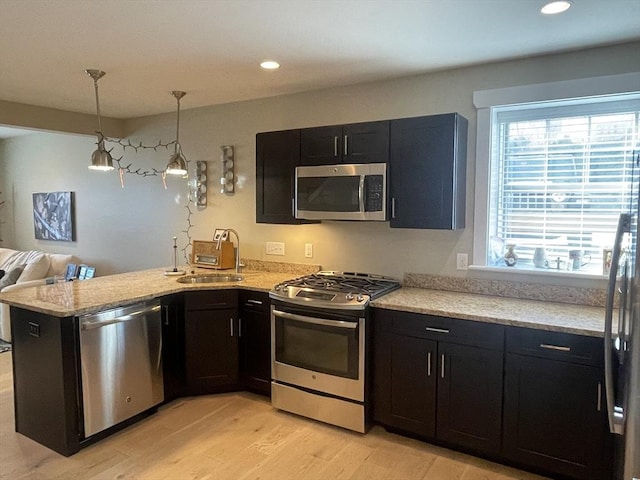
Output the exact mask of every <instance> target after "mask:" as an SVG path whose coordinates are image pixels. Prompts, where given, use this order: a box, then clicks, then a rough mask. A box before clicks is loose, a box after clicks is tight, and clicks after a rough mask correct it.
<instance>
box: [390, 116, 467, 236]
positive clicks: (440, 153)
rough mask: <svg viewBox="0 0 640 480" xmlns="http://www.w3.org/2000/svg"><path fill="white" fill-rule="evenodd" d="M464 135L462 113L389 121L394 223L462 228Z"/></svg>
mask: <svg viewBox="0 0 640 480" xmlns="http://www.w3.org/2000/svg"><path fill="white" fill-rule="evenodd" d="M466 138H467V121H466V119H464V118H463V117H461V116H459V115H458V114H445V115H434V116H429V117H418V118H406V119H400V120H392V121H391V150H390V158H389V166H390V184H391V188H390V190H391V191H390V196H391V220H390V225H391V227H393V228H430V229H448V230H455V229H458V228H464V225H465V190H466V159H467V153H466Z"/></svg>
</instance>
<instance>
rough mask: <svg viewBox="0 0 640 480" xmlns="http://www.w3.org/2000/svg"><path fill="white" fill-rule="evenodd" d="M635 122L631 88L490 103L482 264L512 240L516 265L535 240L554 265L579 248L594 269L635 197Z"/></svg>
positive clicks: (527, 257)
mask: <svg viewBox="0 0 640 480" xmlns="http://www.w3.org/2000/svg"><path fill="white" fill-rule="evenodd" d="M639 122H640V94H637V93H636V94H624V95H615V96H605V97H594V98H586V99H574V100H569V101H567V100H563V101H552V102H543V103H534V104H525V105H509V106H497V107H493V108H492V109H491V169H490V183H491V184H490V190H489V192H490V198H489V229H488V237H489V238H488V242H487V247H488V248H487V250H488V252H487V265H504V263H502V261H501V255H502V253H503V251H504V250H503V246H504V244H505V243H507V244H508V243H513V244H516V245H517V247H516V253H517V254H518V256H519V257H520V259H519V265H520V266H525V267H526V266H531V263H532V258H533V252H534V249H535V248H537V247H544V248H545V249H546V251H547V256H548V257H549V261H550V262H551V263H552V265H553V266H555V265H554V262H556V259H560V262H562V263H564V262H566V260H567V259H568V252H569V250H573V249H580V250H583V251H584V253H585V256H586V257H585V261H587V260H588V258H589V257H588V256H590V261H589V264H588V265H587V266H586V267H585V270H586V271H591V272H592V273H601V270H602V252H603V248H606V247H610V246H611V245H612V244H613V239H614V236H615V230H616V225H617V220H618V216H619V214H620V212H623V211H629V208H630V202H632V200H633V197H634V195H633V194H632V182H633V175H634V166H633V161H632V160H633V157H634V150H637V149H638V148H639V128H640V127H639ZM636 175H637V173H636Z"/></svg>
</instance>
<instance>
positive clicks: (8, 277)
mask: <svg viewBox="0 0 640 480" xmlns="http://www.w3.org/2000/svg"><path fill="white" fill-rule="evenodd" d="M23 270H24V265H20V266H19V267H15V268H13V269H12V270H9V271H8V272H7V273H6V274H5V275H4V277H2V279H0V292H1V291H2V289H3V288H4V287H8V286H9V285H13V284H14V283H16V282H17V281H18V278H20V275H22V271H23Z"/></svg>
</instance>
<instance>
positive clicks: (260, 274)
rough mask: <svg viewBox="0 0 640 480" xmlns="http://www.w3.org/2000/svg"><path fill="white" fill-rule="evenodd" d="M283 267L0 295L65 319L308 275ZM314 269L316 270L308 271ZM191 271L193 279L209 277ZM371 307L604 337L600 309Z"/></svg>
mask: <svg viewBox="0 0 640 480" xmlns="http://www.w3.org/2000/svg"><path fill="white" fill-rule="evenodd" d="M261 267H262V265H260V264H255V265H254V268H261ZM285 267H286V266H284V265H283V266H282V268H281V269H280V270H278V271H264V270H245V271H243V272H242V275H243V276H244V280H242V281H239V282H224V283H201V284H183V283H179V282H178V281H177V279H178V278H179V277H175V276H165V275H164V271H165V269H163V268H157V269H150V270H142V271H138V272H130V273H121V274H116V275H108V276H104V277H96V278H92V279H90V280H83V281H75V282H60V283H55V284H52V285H42V286H38V287H31V288H24V289H17V290H14V291H10V292H5V293H0V302H2V303H6V304H8V305H13V306H16V307H20V308H25V309H28V310H32V311H35V312H40V313H44V314H47V315H53V316H56V317H68V316H74V315H83V314H86V313H95V312H98V311H100V310H106V309H109V308H115V307H119V306H122V305H127V304H131V303H137V302H142V301H145V300H150V299H152V298H155V297H161V296H164V295H170V294H172V293H179V292H185V291H193V290H220V289H237V288H240V289H247V290H256V291H263V292H268V291H269V290H270V289H271V288H272V287H273V286H274V285H276V284H277V283H280V282H283V281H285V280H289V279H291V278H294V277H296V276H299V275H300V274H305V273H311V271H309V272H301V271H295V270H290V269H288V268H285ZM310 267H311V266H310ZM314 268H315V267H314ZM317 269H319V266H318V268H316V269H315V270H312V271H317ZM191 270H192V269H189V271H191ZM193 270H194V271H195V273H211V272H212V271H211V270H207V269H193ZM219 272H220V271H219ZM221 272H225V273H227V272H230V271H221ZM372 306H374V307H378V308H386V309H391V310H401V311H406V312H415V313H423V314H429V315H437V316H443V317H451V318H458V319H462V320H475V321H480V322H487V323H497V324H502V325H514V326H520V327H529V328H536V329H541V330H550V331H557V332H566V333H572V334H578V335H588V336H594V337H602V336H603V332H604V308H602V307H595V306H584V305H573V304H567V303H558V302H552V301H540V300H524V299H517V298H508V297H501V296H495V295H483V294H477V293H465V292H455V291H446V290H436V289H429V288H413V287H403V288H401V289H400V290H396V291H394V292H391V293H389V294H387V295H385V296H383V297H381V298H379V299H377V300H374V301H373V302H372Z"/></svg>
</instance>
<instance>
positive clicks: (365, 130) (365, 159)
mask: <svg viewBox="0 0 640 480" xmlns="http://www.w3.org/2000/svg"><path fill="white" fill-rule="evenodd" d="M388 161H389V122H388V121H381V122H366V123H353V124H350V125H344V126H343V127H342V163H387V162H388Z"/></svg>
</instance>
